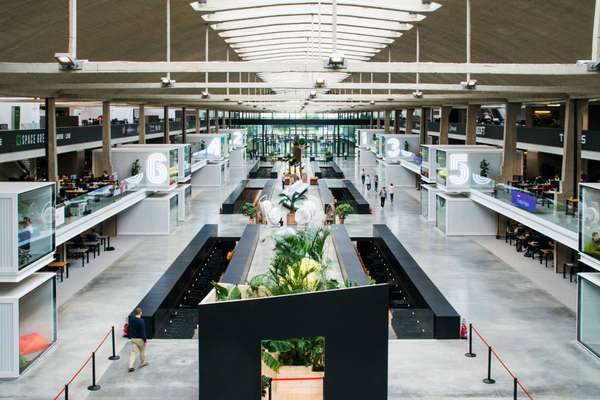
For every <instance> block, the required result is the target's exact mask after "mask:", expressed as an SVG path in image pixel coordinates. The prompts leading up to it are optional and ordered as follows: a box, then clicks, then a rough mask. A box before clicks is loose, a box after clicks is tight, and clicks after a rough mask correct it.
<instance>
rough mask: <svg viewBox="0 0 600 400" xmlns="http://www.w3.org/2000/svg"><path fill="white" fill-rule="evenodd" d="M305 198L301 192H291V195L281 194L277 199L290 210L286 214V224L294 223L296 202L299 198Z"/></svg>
mask: <svg viewBox="0 0 600 400" xmlns="http://www.w3.org/2000/svg"><path fill="white" fill-rule="evenodd" d="M304 199H306V196H305V195H304V194H302V193H296V192H295V193H293V194H292V195H291V196H289V195H287V194H281V200H279V204H280V205H282V206H284V207H285V208H287V209H288V210H290V212H289V213H288V215H287V224H288V225H296V210H297V207H296V203H297V202H298V201H299V200H304Z"/></svg>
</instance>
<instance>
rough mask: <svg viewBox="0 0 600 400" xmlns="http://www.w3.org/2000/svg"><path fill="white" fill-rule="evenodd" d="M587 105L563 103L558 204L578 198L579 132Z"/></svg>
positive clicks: (579, 175) (579, 173)
mask: <svg viewBox="0 0 600 400" xmlns="http://www.w3.org/2000/svg"><path fill="white" fill-rule="evenodd" d="M588 103H589V102H588V100H573V99H568V100H567V101H566V102H565V124H564V136H563V162H562V176H561V179H562V184H561V193H560V194H559V195H558V196H557V200H558V201H559V202H564V201H565V200H566V199H568V198H569V197H575V198H577V197H578V190H579V182H580V181H581V132H582V128H583V117H584V115H585V114H586V113H587V110H588Z"/></svg>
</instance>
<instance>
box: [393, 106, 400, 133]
mask: <svg viewBox="0 0 600 400" xmlns="http://www.w3.org/2000/svg"><path fill="white" fill-rule="evenodd" d="M394 133H395V134H396V135H397V134H399V133H400V110H394Z"/></svg>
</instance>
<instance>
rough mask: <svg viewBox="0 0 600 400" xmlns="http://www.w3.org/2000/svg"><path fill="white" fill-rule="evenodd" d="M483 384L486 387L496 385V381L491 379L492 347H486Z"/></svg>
mask: <svg viewBox="0 0 600 400" xmlns="http://www.w3.org/2000/svg"><path fill="white" fill-rule="evenodd" d="M483 383H487V384H488V385H491V384H493V383H496V381H495V380H494V379H492V346H488V368H487V378H485V379H484V380H483Z"/></svg>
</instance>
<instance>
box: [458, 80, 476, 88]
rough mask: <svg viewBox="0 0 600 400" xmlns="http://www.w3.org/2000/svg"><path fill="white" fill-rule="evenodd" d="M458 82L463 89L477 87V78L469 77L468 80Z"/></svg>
mask: <svg viewBox="0 0 600 400" xmlns="http://www.w3.org/2000/svg"><path fill="white" fill-rule="evenodd" d="M460 84H461V85H462V87H463V89H466V90H475V89H477V80H475V79H469V80H468V81H463V82H461V83H460Z"/></svg>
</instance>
